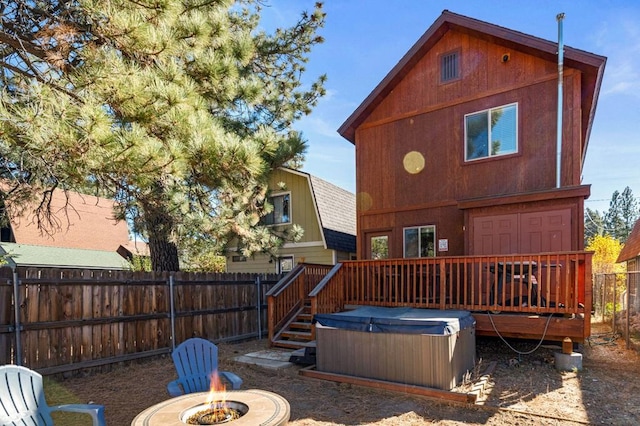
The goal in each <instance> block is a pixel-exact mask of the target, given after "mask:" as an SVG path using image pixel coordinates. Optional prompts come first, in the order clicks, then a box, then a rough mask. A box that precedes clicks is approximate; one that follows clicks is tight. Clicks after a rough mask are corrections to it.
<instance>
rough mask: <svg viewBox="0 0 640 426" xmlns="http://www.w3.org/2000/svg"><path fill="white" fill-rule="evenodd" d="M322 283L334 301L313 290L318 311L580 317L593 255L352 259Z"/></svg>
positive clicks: (587, 295)
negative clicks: (350, 308)
mask: <svg viewBox="0 0 640 426" xmlns="http://www.w3.org/2000/svg"><path fill="white" fill-rule="evenodd" d="M324 287H325V291H326V292H327V295H331V299H332V302H331V303H327V302H322V301H321V300H322V298H323V297H324V296H323V295H322V293H323V292H321V291H319V290H320V289H315V290H314V293H315V294H317V296H316V297H318V298H319V300H320V301H318V302H317V303H315V305H316V306H317V307H318V312H323V311H325V309H324V308H325V307H326V308H328V310H331V309H335V308H336V307H337V308H338V310H341V309H344V306H345V305H374V306H389V307H392V306H411V307H416V308H432V309H464V310H471V311H483V310H484V311H500V312H503V311H504V312H534V313H560V314H575V313H582V312H584V311H585V306H589V307H590V306H591V302H592V300H591V297H592V295H591V253H587V252H562V253H537V254H522V255H501V256H459V257H437V258H419V259H385V260H360V261H348V262H343V264H342V267H341V268H340V269H339V270H338V271H337V273H336V274H335V276H334V277H333V278H332V279H331V280H328V281H327V282H326V283H324ZM336 289H340V291H339V292H336ZM589 309H590V308H589Z"/></svg>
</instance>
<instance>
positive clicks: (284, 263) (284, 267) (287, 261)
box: [277, 256, 293, 274]
mask: <svg viewBox="0 0 640 426" xmlns="http://www.w3.org/2000/svg"><path fill="white" fill-rule="evenodd" d="M292 269H293V256H280V257H279V258H278V272H277V273H278V274H284V273H285V272H290V271H291V270H292Z"/></svg>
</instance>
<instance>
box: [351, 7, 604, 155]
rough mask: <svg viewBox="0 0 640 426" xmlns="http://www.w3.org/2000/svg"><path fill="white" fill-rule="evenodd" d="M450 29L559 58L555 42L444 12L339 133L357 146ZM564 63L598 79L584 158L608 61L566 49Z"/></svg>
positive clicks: (590, 104) (585, 131)
mask: <svg viewBox="0 0 640 426" xmlns="http://www.w3.org/2000/svg"><path fill="white" fill-rule="evenodd" d="M450 29H454V30H456V31H461V32H467V33H473V35H474V36H476V37H481V38H487V39H491V41H492V42H494V43H497V44H501V45H504V46H505V47H508V48H514V49H517V50H519V51H523V52H525V53H529V54H532V55H536V56H538V57H541V58H543V59H546V60H549V61H555V60H556V58H557V54H558V44H557V43H555V42H551V41H548V40H544V39H541V38H538V37H534V36H531V35H527V34H524V33H520V32H518V31H514V30H510V29H507V28H504V27H500V26H497V25H494V24H490V23H487V22H483V21H479V20H477V19H473V18H469V17H466V16H462V15H458V14H455V13H452V12H449V11H447V10H444V11H443V12H442V14H441V15H440V16H439V17H438V19H437V20H436V21H435V22H434V23H433V24H432V25H431V26H430V27H429V29H428V30H427V31H426V32H425V33H424V34H423V35H422V37H420V39H419V40H418V41H417V42H416V43H415V44H414V45H413V46H412V47H411V49H409V51H408V52H407V53H406V54H405V55H404V56H403V57H402V59H401V60H400V61H399V62H398V63H397V64H396V66H395V67H393V69H392V70H391V71H390V72H389V73H388V74H387V75H386V76H385V78H384V79H383V80H382V81H381V82H380V83H379V84H378V85H377V86H376V88H375V89H374V90H373V91H372V92H371V93H370V94H369V96H367V98H366V99H365V100H364V101H363V102H362V103H361V104H360V106H358V108H357V109H356V110H355V111H354V112H353V113H352V114H351V115H350V116H349V118H347V120H346V121H345V122H344V123H343V124H342V125H341V126H340V127H339V128H338V133H339V134H340V135H341V136H342V137H344V138H345V139H347V140H348V141H350V142H351V143H353V144H355V139H356V129H357V128H358V127H359V126H360V125H361V124H362V122H364V120H365V119H366V117H367V116H368V115H369V114H370V113H371V112H372V111H373V110H374V109H375V108H376V107H377V106H378V104H379V103H380V102H382V100H383V99H384V98H385V97H386V96H387V95H388V94H389V93H390V92H391V91H392V90H393V88H394V87H395V86H396V85H397V84H398V83H399V82H400V81H401V80H402V79H403V78H404V77H405V75H406V74H407V73H408V72H409V71H410V70H411V68H413V66H414V65H415V64H416V63H417V62H418V61H419V60H420V59H422V57H423V56H424V55H425V54H426V53H427V52H428V51H429V50H430V49H431V48H432V47H433V46H434V45H435V44H436V43H437V42H438V40H440V39H441V38H442V36H443V35H444V34H445V33H446V32H448V31H449V30H450ZM564 62H565V65H566V66H568V67H572V68H576V69H578V70H580V71H582V72H583V73H585V74H587V75H591V76H595V83H594V84H595V85H594V91H593V93H592V94H591V96H587V97H585V98H583V108H584V107H587V108H585V109H584V110H585V111H589V115H588V120H586V123H585V127H584V128H583V143H584V149H583V157H584V155H585V154H584V153H586V145H587V144H588V138H589V134H590V131H591V124H592V122H593V117H594V116H595V107H596V99H597V96H598V93H599V90H600V84H601V83H602V76H603V73H604V65H605V62H606V58H605V57H603V56H599V55H595V54H592V53H589V52H585V51H583V50H579V49H575V48H572V47H569V46H565V52H564ZM585 104H586V105H585ZM583 161H584V158H583Z"/></svg>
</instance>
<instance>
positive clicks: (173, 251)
mask: <svg viewBox="0 0 640 426" xmlns="http://www.w3.org/2000/svg"><path fill="white" fill-rule="evenodd" d="M149 252H150V253H151V268H152V269H153V270H154V271H158V272H161V271H170V272H173V271H179V270H180V262H179V261H178V248H177V247H176V245H175V243H172V242H171V241H169V240H168V239H166V238H165V239H163V238H158V235H153V234H152V235H151V236H150V237H149Z"/></svg>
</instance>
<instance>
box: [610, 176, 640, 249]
mask: <svg viewBox="0 0 640 426" xmlns="http://www.w3.org/2000/svg"><path fill="white" fill-rule="evenodd" d="M637 218H638V203H637V201H636V199H635V197H634V196H633V193H632V192H631V188H629V187H628V186H627V187H626V188H625V189H624V191H622V194H621V193H620V192H619V191H614V193H613V195H612V196H611V201H610V202H609V210H608V211H607V213H606V214H605V216H604V222H605V227H606V232H607V234H608V235H611V236H612V237H613V238H616V239H617V240H618V241H620V242H622V243H624V242H625V241H626V240H627V237H629V234H630V233H631V230H632V229H633V225H634V224H635V222H636V219H637Z"/></svg>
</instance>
